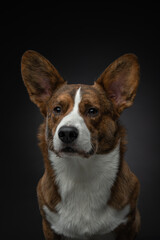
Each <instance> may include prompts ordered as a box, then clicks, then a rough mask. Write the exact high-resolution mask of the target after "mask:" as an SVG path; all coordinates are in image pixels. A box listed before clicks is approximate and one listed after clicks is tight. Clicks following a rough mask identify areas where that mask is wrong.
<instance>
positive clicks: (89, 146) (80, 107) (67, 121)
mask: <svg viewBox="0 0 160 240" xmlns="http://www.w3.org/2000/svg"><path fill="white" fill-rule="evenodd" d="M22 77H23V80H24V83H25V85H26V87H27V90H28V92H29V95H30V98H31V100H32V101H33V102H34V103H36V104H37V105H38V107H39V108H40V110H41V112H42V114H43V115H44V116H45V119H46V120H45V121H46V143H47V145H48V148H49V150H51V151H54V152H55V153H56V154H57V155H58V156H62V157H63V156H70V157H71V156H75V155H81V156H83V157H89V156H91V155H93V154H98V153H101V154H102V153H106V152H108V151H110V150H111V149H112V148H113V147H114V146H115V144H116V143H117V141H118V130H119V128H118V121H117V120H118V117H119V114H120V113H121V112H122V111H123V109H124V108H126V107H129V106H131V105H132V103H133V99H134V97H135V94H136V89H137V86H138V81H139V65H138V62H137V58H136V56H135V55H133V54H126V55H123V56H122V57H120V58H119V59H117V60H116V61H115V62H113V63H112V64H111V65H110V66H109V67H108V68H107V69H106V70H105V71H104V73H103V74H102V75H101V76H100V77H99V79H98V80H97V81H96V82H95V83H94V85H92V86H88V85H82V84H73V85H68V84H67V83H66V82H65V81H64V80H63V78H62V77H61V76H60V75H59V73H58V72H57V70H56V69H55V68H54V66H53V65H52V64H51V63H50V62H49V61H48V60H46V59H45V58H44V57H42V56H41V55H40V54H38V53H36V52H34V51H27V52H25V53H24V55H23V58H22Z"/></svg>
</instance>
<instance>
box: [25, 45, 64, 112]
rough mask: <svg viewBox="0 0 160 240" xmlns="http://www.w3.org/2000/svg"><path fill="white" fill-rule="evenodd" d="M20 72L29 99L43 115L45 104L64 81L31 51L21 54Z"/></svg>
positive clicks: (52, 67)
mask: <svg viewBox="0 0 160 240" xmlns="http://www.w3.org/2000/svg"><path fill="white" fill-rule="evenodd" d="M21 72H22V78H23V81H24V84H25V86H26V88H27V90H28V93H29V96H30V99H31V100H32V101H33V102H34V103H35V104H36V105H37V106H38V107H39V108H40V110H41V112H42V113H43V114H44V115H45V106H46V102H47V101H48V100H49V99H50V97H51V96H52V94H53V91H54V90H55V89H57V88H58V87H59V86H61V85H62V84H64V83H65V81H64V80H63V78H62V77H61V76H60V75H59V73H58V71H57V70H56V69H55V67H54V66H53V65H52V64H51V63H50V62H49V61H48V60H47V59H46V58H44V57H43V56H42V55H40V54H39V53H37V52H35V51H32V50H28V51H26V52H25V53H24V54H23V56H22V61H21Z"/></svg>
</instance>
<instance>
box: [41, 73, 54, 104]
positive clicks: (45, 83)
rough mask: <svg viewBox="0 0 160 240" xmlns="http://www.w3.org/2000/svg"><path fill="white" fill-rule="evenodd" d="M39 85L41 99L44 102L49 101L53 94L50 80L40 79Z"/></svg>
mask: <svg viewBox="0 0 160 240" xmlns="http://www.w3.org/2000/svg"><path fill="white" fill-rule="evenodd" d="M39 85H40V89H41V93H39V94H38V95H39V97H40V99H41V100H42V101H43V100H47V99H48V98H49V97H50V96H51V94H52V91H51V83H50V80H49V79H48V78H43V77H42V78H41V79H39Z"/></svg>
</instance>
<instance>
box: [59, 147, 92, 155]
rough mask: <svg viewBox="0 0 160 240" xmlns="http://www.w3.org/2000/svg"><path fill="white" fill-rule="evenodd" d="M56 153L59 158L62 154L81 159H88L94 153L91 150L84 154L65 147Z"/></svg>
mask: <svg viewBox="0 0 160 240" xmlns="http://www.w3.org/2000/svg"><path fill="white" fill-rule="evenodd" d="M56 153H57V155H58V156H60V157H62V156H63V154H65V155H69V156H81V157H85V158H89V157H90V156H92V155H93V154H94V153H95V151H94V149H93V148H92V149H91V150H90V151H88V152H84V151H81V150H78V149H76V148H73V147H70V146H66V147H64V148H62V149H61V150H60V151H59V152H56Z"/></svg>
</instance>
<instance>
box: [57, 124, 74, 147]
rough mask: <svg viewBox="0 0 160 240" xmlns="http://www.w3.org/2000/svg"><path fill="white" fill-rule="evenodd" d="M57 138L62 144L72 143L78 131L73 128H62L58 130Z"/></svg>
mask: <svg viewBox="0 0 160 240" xmlns="http://www.w3.org/2000/svg"><path fill="white" fill-rule="evenodd" d="M58 136H59V138H60V139H61V141H62V142H64V143H72V142H73V141H74V140H75V139H76V138H77V137H78V129H77V128H75V127H68V126H63V127H61V128H60V129H59V132H58Z"/></svg>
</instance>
